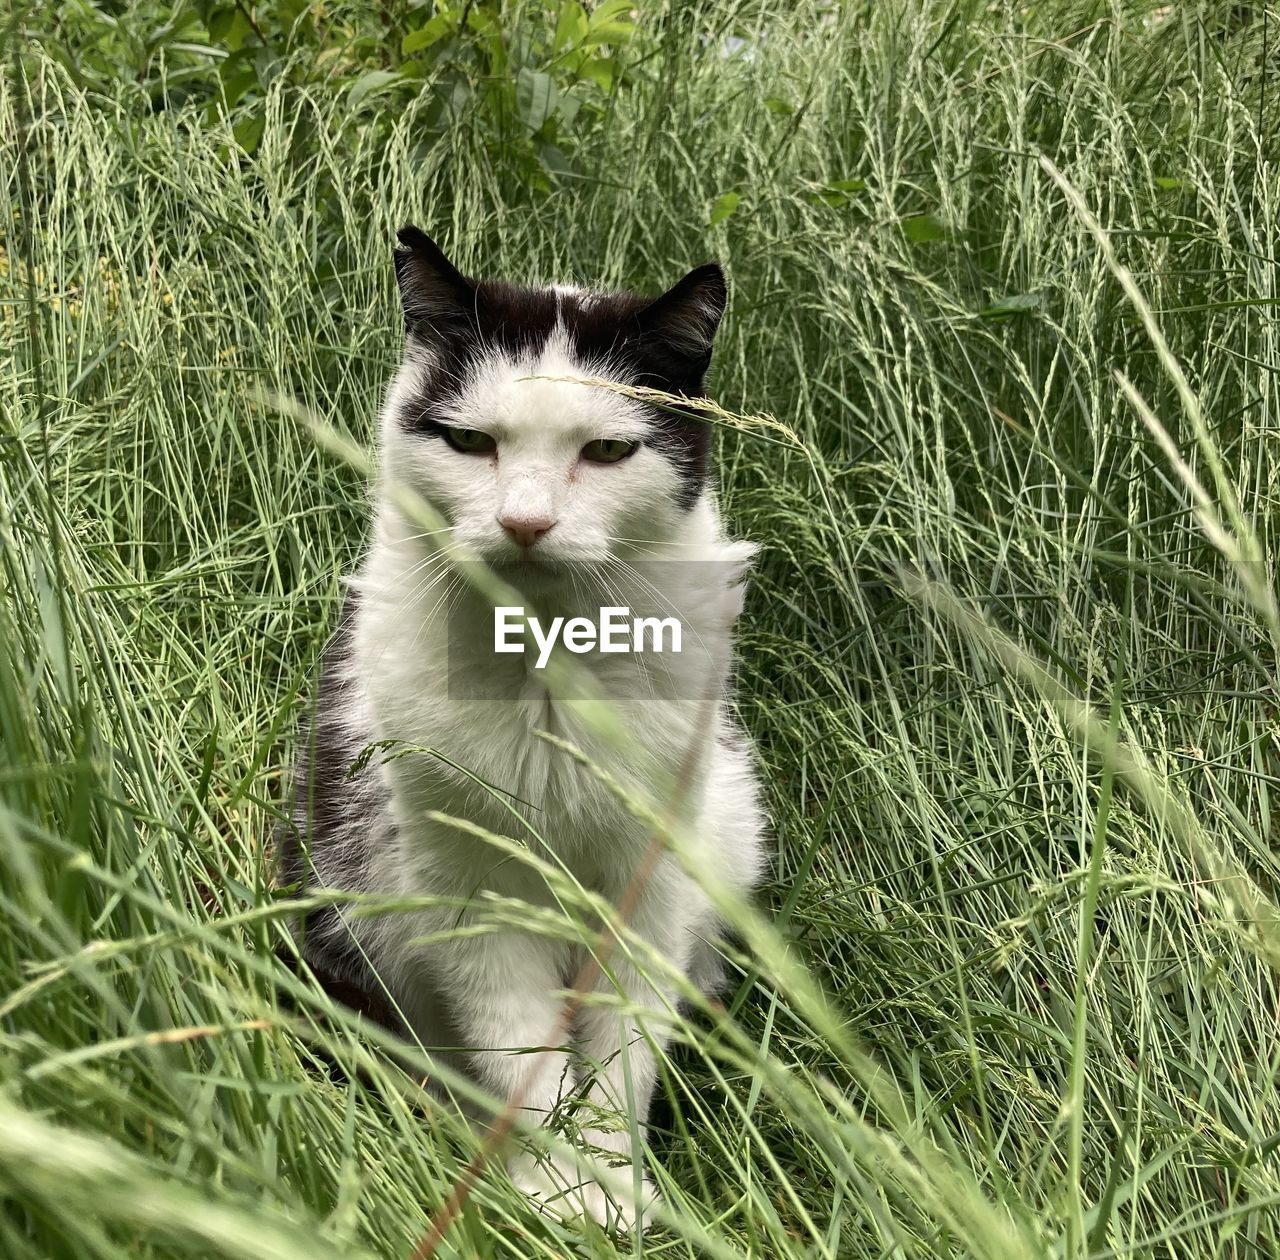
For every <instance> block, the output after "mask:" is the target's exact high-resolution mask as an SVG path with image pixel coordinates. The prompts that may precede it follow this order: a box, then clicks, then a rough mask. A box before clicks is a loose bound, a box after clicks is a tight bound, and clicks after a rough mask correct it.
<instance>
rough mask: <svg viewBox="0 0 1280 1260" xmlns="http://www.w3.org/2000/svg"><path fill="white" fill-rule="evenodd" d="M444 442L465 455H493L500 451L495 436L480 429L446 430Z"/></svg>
mask: <svg viewBox="0 0 1280 1260" xmlns="http://www.w3.org/2000/svg"><path fill="white" fill-rule="evenodd" d="M444 440H445V441H446V442H448V443H449V445H450V446H452V447H453V449H454V450H455V451H461V452H462V453H463V454H464V455H491V454H492V453H493V452H494V451H496V450H497V449H498V443H497V441H496V440H495V439H494V437H493V434H491V433H485V432H483V431H481V430H480V429H454V428H446V429H445V430H444Z"/></svg>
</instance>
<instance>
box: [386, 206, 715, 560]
mask: <svg viewBox="0 0 1280 1260" xmlns="http://www.w3.org/2000/svg"><path fill="white" fill-rule="evenodd" d="M400 241H401V244H402V245H403V247H404V248H402V249H400V250H397V251H396V275H397V279H398V281H399V286H400V296H401V301H402V303H403V306H404V313H405V326H406V347H405V361H404V364H403V366H402V367H401V370H400V374H399V375H398V376H397V378H396V381H395V384H394V386H393V388H392V392H391V395H390V398H389V400H388V407H387V409H386V413H385V427H384V432H383V458H384V461H385V462H386V464H387V469H388V471H389V472H390V473H391V475H392V476H394V477H396V478H398V479H401V480H403V481H405V482H406V483H407V484H408V485H409V486H410V487H412V488H413V489H414V490H416V491H417V492H418V493H420V494H422V495H423V496H424V497H425V498H426V499H428V501H429V502H431V503H432V504H433V505H434V506H435V507H436V508H437V510H439V511H440V512H441V513H442V514H443V515H444V516H445V518H446V519H447V520H448V522H449V524H450V526H451V527H452V530H453V534H454V537H455V538H456V539H457V540H458V541H461V542H465V543H466V544H468V545H469V546H470V547H472V548H473V549H474V550H475V551H476V552H477V553H478V554H479V555H481V556H482V557H483V558H485V559H486V560H490V561H498V562H501V561H506V560H533V561H537V560H557V561H558V560H600V559H603V558H605V557H607V556H621V557H626V556H627V555H629V554H631V555H634V554H642V553H643V551H644V549H645V547H646V545H649V544H652V543H653V542H659V541H662V540H663V539H665V538H669V537H671V536H673V535H674V534H675V533H676V532H677V531H678V530H679V528H680V525H681V521H682V519H683V518H684V517H685V515H686V514H687V513H688V511H689V510H690V509H691V508H692V507H693V506H694V505H695V504H696V503H697V502H698V500H699V498H700V497H701V495H702V492H703V488H704V485H705V483H706V479H707V473H708V467H707V464H708V457H709V447H710V432H709V427H710V426H709V425H708V424H707V422H706V421H704V420H702V419H700V418H698V416H697V415H696V414H695V413H693V412H692V411H687V412H677V413H672V412H671V411H670V410H664V409H662V408H659V407H657V406H654V405H652V404H649V403H645V402H640V401H637V400H635V399H632V398H627V397H625V396H623V395H621V394H618V393H614V392H611V391H609V390H607V389H602V388H599V387H592V386H588V385H582V384H579V383H576V382H574V381H566V380H563V379H560V380H557V379H548V378H557V377H558V378H563V377H588V378H595V379H601V378H603V379H607V380H610V381H616V382H620V383H622V384H626V385H641V386H647V387H652V388H657V389H661V390H664V391H666V392H668V393H673V394H680V395H683V396H685V397H690V398H696V397H698V396H700V394H701V392H702V379H703V374H704V373H705V371H706V367H707V364H708V362H709V360H710V357H711V342H712V338H713V337H714V335H715V331H716V328H717V326H718V324H719V322H720V316H721V314H722V313H723V310H724V303H725V284H724V276H723V274H722V273H721V271H720V268H719V267H717V266H715V265H714V264H708V265H706V266H703V267H699V268H697V269H696V270H695V271H692V272H690V273H689V274H688V275H687V276H685V278H684V279H683V280H681V281H680V282H679V283H678V284H677V285H676V286H675V287H674V288H672V289H670V290H669V291H668V292H667V293H665V294H663V295H662V296H661V297H659V298H657V299H648V298H638V297H635V296H633V295H630V294H598V293H587V292H582V291H579V290H575V289H560V288H554V289H519V288H514V287H512V286H509V285H505V284H499V283H493V282H485V281H475V280H470V279H468V278H466V277H464V276H462V275H461V274H460V273H459V272H458V271H457V270H456V269H455V268H454V267H453V266H452V264H450V263H449V261H448V260H447V259H446V258H445V257H444V255H443V254H442V253H441V252H440V250H439V248H438V247H437V246H436V245H435V243H434V242H432V241H431V240H430V239H429V238H428V237H427V236H425V235H424V234H423V233H422V232H420V231H418V230H417V229H416V228H405V229H403V230H402V231H401V233H400Z"/></svg>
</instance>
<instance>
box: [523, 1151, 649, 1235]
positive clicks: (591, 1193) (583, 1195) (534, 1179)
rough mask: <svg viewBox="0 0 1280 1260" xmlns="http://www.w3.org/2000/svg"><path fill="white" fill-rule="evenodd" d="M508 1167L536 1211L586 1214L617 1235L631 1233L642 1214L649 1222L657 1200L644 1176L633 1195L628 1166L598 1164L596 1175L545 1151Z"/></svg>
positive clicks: (569, 1216) (566, 1216) (562, 1216)
mask: <svg viewBox="0 0 1280 1260" xmlns="http://www.w3.org/2000/svg"><path fill="white" fill-rule="evenodd" d="M509 1171H510V1173H511V1180H512V1181H513V1182H514V1183H515V1186H516V1188H517V1189H519V1190H522V1191H524V1193H525V1194H526V1195H527V1196H528V1198H529V1200H530V1201H531V1202H532V1203H533V1204H534V1206H535V1207H537V1208H538V1210H539V1211H540V1212H543V1213H545V1214H546V1215H548V1216H554V1217H556V1218H558V1219H559V1220H563V1221H570V1220H576V1219H578V1218H580V1217H584V1216H589V1217H590V1218H591V1219H592V1220H593V1221H595V1222H596V1224H597V1225H600V1226H602V1227H603V1228H604V1229H609V1230H613V1231H614V1232H616V1233H628V1234H629V1233H631V1232H632V1231H633V1230H634V1229H635V1228H636V1224H637V1222H638V1221H640V1220H641V1219H642V1218H643V1219H644V1222H645V1225H646V1226H647V1225H648V1223H649V1219H650V1218H649V1216H648V1209H649V1208H650V1207H651V1206H652V1205H653V1204H654V1203H656V1202H657V1199H658V1192H657V1190H655V1189H654V1186H653V1183H652V1182H651V1181H650V1180H649V1178H648V1177H643V1178H642V1179H641V1183H640V1195H639V1197H638V1198H637V1196H636V1187H635V1173H634V1171H633V1169H632V1168H631V1166H630V1165H624V1166H623V1167H620V1168H602V1169H600V1170H599V1172H600V1176H599V1178H598V1179H597V1178H596V1177H592V1176H591V1175H590V1174H589V1173H587V1172H585V1171H581V1170H579V1169H578V1168H577V1167H576V1166H575V1165H574V1164H573V1163H572V1162H571V1161H570V1160H568V1159H566V1158H564V1157H563V1156H559V1155H554V1154H548V1155H542V1156H540V1157H538V1158H536V1159H535V1158H534V1157H533V1156H531V1155H520V1156H518V1157H517V1158H516V1159H515V1160H513V1161H512V1163H511V1166H510V1169H509Z"/></svg>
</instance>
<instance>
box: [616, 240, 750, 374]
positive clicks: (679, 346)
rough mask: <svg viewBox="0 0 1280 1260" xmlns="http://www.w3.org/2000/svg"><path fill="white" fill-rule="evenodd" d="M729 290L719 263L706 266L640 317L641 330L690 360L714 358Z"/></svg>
mask: <svg viewBox="0 0 1280 1260" xmlns="http://www.w3.org/2000/svg"><path fill="white" fill-rule="evenodd" d="M728 292H729V291H728V287H727V286H726V284H725V281H724V272H723V271H722V270H721V269H720V264H719V263H713V262H711V263H703V265H702V266H701V267H695V268H694V269H693V270H692V271H691V272H689V274H688V275H687V276H685V277H684V279H683V280H680V281H678V282H677V283H676V284H674V285H672V286H671V288H669V289H668V290H667V291H666V292H665V293H664V294H663V295H662V296H661V297H660V298H655V299H654V300H653V301H652V302H650V303H649V305H648V306H646V307H645V308H644V310H642V311H641V312H640V314H639V315H638V316H637V320H638V322H639V324H640V328H641V330H642V331H643V332H644V333H645V334H647V335H648V336H651V337H653V338H655V339H657V340H660V341H662V342H663V343H664V344H665V345H667V346H668V347H670V348H671V349H672V350H674V351H676V352H677V353H678V354H680V355H682V356H683V357H686V358H689V359H703V360H706V359H710V357H711V343H712V342H713V341H714V340H715V335H716V329H717V328H719V327H720V317H721V316H722V315H723V314H724V306H725V301H726V299H727V297H728Z"/></svg>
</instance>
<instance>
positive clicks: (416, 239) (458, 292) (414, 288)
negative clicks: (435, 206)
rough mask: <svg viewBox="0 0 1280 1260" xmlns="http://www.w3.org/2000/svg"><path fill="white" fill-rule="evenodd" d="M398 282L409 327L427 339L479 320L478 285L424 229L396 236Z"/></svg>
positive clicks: (407, 229)
mask: <svg viewBox="0 0 1280 1260" xmlns="http://www.w3.org/2000/svg"><path fill="white" fill-rule="evenodd" d="M396 236H397V238H398V239H399V241H400V248H399V249H397V250H396V252H395V260H396V283H397V285H398V286H399V288H400V305H401V306H402V307H403V308H404V323H405V327H406V328H407V329H408V330H409V332H411V333H415V334H417V335H418V336H419V337H422V338H424V339H428V340H430V339H433V338H439V337H444V336H449V335H452V334H456V333H457V332H460V331H462V330H464V329H465V328H466V327H467V326H468V325H469V324H470V323H471V322H472V321H474V319H475V310H476V290H475V285H473V284H472V283H471V281H470V280H468V279H467V278H466V276H464V275H463V274H462V273H461V272H460V271H459V270H458V269H457V267H455V266H454V265H453V263H451V262H450V261H449V260H448V258H446V257H445V254H444V251H443V250H442V249H441V248H440V246H439V245H437V244H436V243H435V241H433V240H432V239H431V237H429V236H428V235H427V234H426V233H425V232H424V231H423V230H422V229H421V228H416V227H413V226H412V225H409V226H406V227H402V228H401V229H400V231H399V232H397V233H396Z"/></svg>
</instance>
